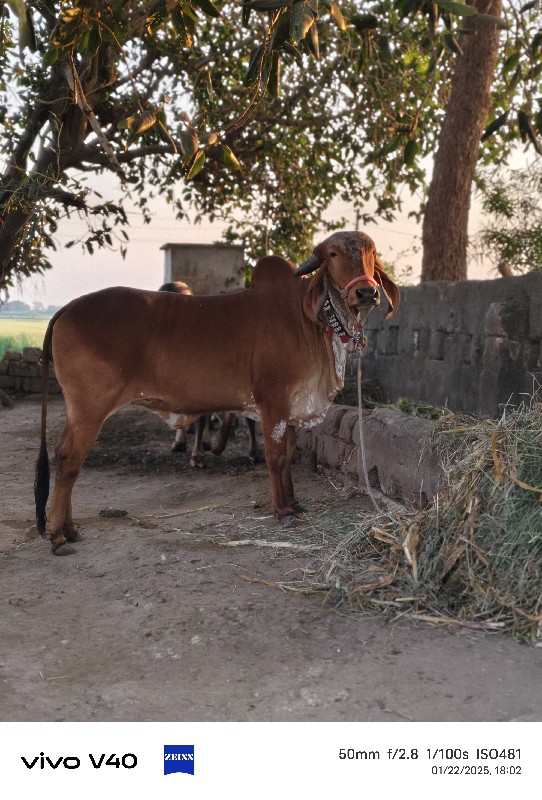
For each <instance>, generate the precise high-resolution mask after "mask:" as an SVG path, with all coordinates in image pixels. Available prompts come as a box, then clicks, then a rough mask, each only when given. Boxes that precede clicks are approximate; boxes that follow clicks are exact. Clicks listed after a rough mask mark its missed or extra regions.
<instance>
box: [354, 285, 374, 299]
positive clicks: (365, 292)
mask: <svg viewBox="0 0 542 800" xmlns="http://www.w3.org/2000/svg"><path fill="white" fill-rule="evenodd" d="M356 297H357V298H358V300H359V301H360V302H361V303H374V302H376V301H377V300H378V289H376V288H374V289H373V287H370V288H369V287H367V288H365V289H356Z"/></svg>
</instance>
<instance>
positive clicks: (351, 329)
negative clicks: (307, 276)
mask: <svg viewBox="0 0 542 800" xmlns="http://www.w3.org/2000/svg"><path fill="white" fill-rule="evenodd" d="M326 288H327V296H326V299H325V300H324V304H323V306H322V312H321V313H322V317H323V323H324V327H325V330H326V333H327V334H328V336H329V337H330V338H335V337H337V338H338V339H339V340H340V341H341V342H342V343H343V344H349V343H350V342H352V343H353V346H354V348H358V347H365V337H364V336H363V327H362V326H361V325H360V323H359V322H358V320H357V318H356V317H355V316H354V315H353V314H352V311H351V310H350V308H349V307H348V305H346V304H345V302H344V299H343V298H342V297H341V293H340V290H339V288H338V287H337V286H335V284H334V283H333V282H332V281H329V282H328V284H327V287H326Z"/></svg>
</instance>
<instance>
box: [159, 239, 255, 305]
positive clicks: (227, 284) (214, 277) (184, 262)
mask: <svg viewBox="0 0 542 800" xmlns="http://www.w3.org/2000/svg"><path fill="white" fill-rule="evenodd" d="M160 249H161V250H164V283H168V282H169V281H184V282H185V283H187V284H188V285H189V286H190V288H191V289H192V291H193V293H194V294H221V293H223V292H231V291H233V290H235V289H242V288H243V287H244V285H245V256H244V248H243V247H242V246H241V245H231V244H177V243H173V244H171V243H169V244H163V245H162V247H161V248H160Z"/></svg>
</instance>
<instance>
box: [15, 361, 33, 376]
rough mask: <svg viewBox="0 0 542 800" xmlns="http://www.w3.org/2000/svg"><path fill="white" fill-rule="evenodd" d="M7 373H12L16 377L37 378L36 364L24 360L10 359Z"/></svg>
mask: <svg viewBox="0 0 542 800" xmlns="http://www.w3.org/2000/svg"><path fill="white" fill-rule="evenodd" d="M8 375H14V376H15V377H18V378H37V376H38V365H37V364H27V363H26V361H10V362H9V368H8Z"/></svg>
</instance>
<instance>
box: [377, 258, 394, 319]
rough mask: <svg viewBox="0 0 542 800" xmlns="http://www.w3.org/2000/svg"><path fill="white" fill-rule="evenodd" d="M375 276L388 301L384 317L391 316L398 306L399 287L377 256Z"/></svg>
mask: <svg viewBox="0 0 542 800" xmlns="http://www.w3.org/2000/svg"><path fill="white" fill-rule="evenodd" d="M375 278H376V280H377V281H378V283H379V284H380V286H381V287H382V290H383V292H384V294H385V295H386V299H387V301H388V303H389V306H390V308H389V311H388V313H387V314H386V319H389V318H390V317H393V315H394V314H395V313H396V311H397V308H398V306H399V287H398V286H397V285H396V284H395V283H394V282H393V281H392V279H391V278H390V276H389V275H388V274H387V273H386V272H385V271H384V267H383V266H382V262H381V261H380V259H379V258H377V259H376V263H375Z"/></svg>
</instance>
